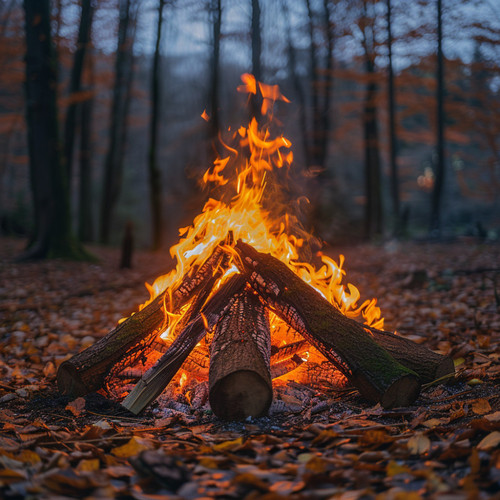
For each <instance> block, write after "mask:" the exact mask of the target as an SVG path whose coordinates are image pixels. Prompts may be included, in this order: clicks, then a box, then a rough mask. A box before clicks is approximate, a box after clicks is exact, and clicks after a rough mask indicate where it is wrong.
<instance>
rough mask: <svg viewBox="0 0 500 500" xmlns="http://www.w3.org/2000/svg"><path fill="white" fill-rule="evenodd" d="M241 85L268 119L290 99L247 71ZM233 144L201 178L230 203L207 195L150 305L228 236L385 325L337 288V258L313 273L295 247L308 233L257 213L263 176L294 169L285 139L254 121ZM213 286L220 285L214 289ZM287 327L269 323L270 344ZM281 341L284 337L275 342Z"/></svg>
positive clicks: (348, 290)
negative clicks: (260, 100) (279, 104)
mask: <svg viewBox="0 0 500 500" xmlns="http://www.w3.org/2000/svg"><path fill="white" fill-rule="evenodd" d="M242 81H243V85H241V86H240V87H238V90H239V91H241V92H247V93H251V94H256V93H257V89H259V91H260V93H261V94H262V98H263V102H264V103H265V104H263V106H262V112H263V113H264V114H267V116H268V117H270V115H271V114H272V106H273V103H274V101H275V100H277V99H281V100H282V101H284V102H289V101H288V99H286V97H284V96H283V95H282V94H281V93H280V91H279V88H278V87H277V86H269V85H264V84H260V83H259V85H257V83H256V81H255V78H254V77H253V76H252V75H248V74H245V75H243V76H242ZM233 140H235V141H239V144H237V147H233V146H232V145H228V144H225V143H223V145H224V147H225V149H226V150H227V151H228V152H229V156H227V157H225V158H219V159H217V160H215V162H214V165H213V166H212V167H210V168H208V169H207V171H206V172H205V174H204V176H203V182H204V184H205V185H207V186H208V187H211V186H214V187H219V188H220V186H226V187H225V188H224V189H225V190H226V197H227V196H228V195H231V194H232V198H230V199H229V200H226V201H223V200H217V199H215V198H209V199H208V201H207V202H206V203H205V206H204V207H203V210H202V211H201V213H200V214H199V215H197V216H196V217H195V219H194V221H193V223H192V225H190V226H188V227H184V228H182V229H180V230H179V235H180V239H179V241H178V243H177V244H175V245H174V246H173V247H172V248H171V249H170V253H171V255H172V256H173V257H175V259H176V261H177V266H176V269H175V270H174V271H172V272H171V273H169V274H167V275H164V276H160V277H158V278H157V279H156V280H155V282H154V283H153V284H152V285H148V284H147V285H146V286H147V288H148V290H149V292H150V295H151V299H150V301H151V300H153V299H154V298H155V297H156V296H157V295H159V294H160V293H161V292H163V290H165V289H168V290H169V292H170V296H171V291H172V290H174V289H175V288H176V287H177V286H178V285H179V284H180V283H181V280H182V278H183V277H184V275H185V274H186V273H187V272H189V271H190V270H191V269H192V268H193V266H199V265H201V264H203V262H204V261H205V260H206V259H207V258H208V257H209V256H210V255H211V254H212V252H213V251H214V249H215V248H216V247H217V246H218V245H220V244H224V242H227V241H228V236H229V235H230V234H231V235H232V238H231V241H232V242H236V241H238V240H240V239H241V240H243V241H245V242H246V243H248V244H250V245H252V246H253V247H254V248H255V249H256V250H258V251H260V252H266V253H270V254H271V255H273V256H274V257H276V258H278V259H280V260H281V261H282V262H284V263H285V264H286V265H287V266H288V267H289V268H290V269H292V270H293V271H294V272H295V273H296V274H297V275H298V276H299V277H300V278H302V279H303V280H304V281H305V282H307V283H309V284H310V285H311V286H312V287H314V288H315V289H316V290H317V291H318V292H319V293H321V294H322V295H323V296H324V297H325V298H326V299H327V300H328V301H330V302H331V303H332V304H334V305H335V306H336V307H337V308H338V309H339V310H340V311H341V312H342V313H344V314H345V315H347V316H349V317H362V318H363V320H364V321H365V323H366V324H368V325H371V326H374V327H378V328H381V327H383V318H381V313H380V309H379V308H378V307H377V305H376V299H372V300H366V301H364V302H363V303H361V305H359V304H358V301H359V299H360V292H359V290H358V289H357V288H356V287H355V286H354V285H352V284H350V283H348V284H346V285H343V284H342V279H343V277H344V275H345V271H344V270H343V269H342V266H343V264H344V256H343V255H340V256H339V261H338V263H337V262H335V261H334V260H332V259H331V258H329V257H327V256H326V255H322V254H321V253H320V254H318V256H319V258H320V261H321V266H320V267H319V268H318V269H316V268H315V267H314V266H313V265H311V264H310V263H308V262H302V261H301V260H300V258H299V249H300V248H301V247H302V246H303V245H304V243H305V240H304V238H305V237H306V236H304V238H302V237H301V238H299V237H297V236H295V235H293V234H289V232H288V231H287V228H289V227H290V226H291V225H292V224H293V218H291V217H290V216H289V215H285V217H284V218H283V220H275V219H273V218H272V217H271V215H270V213H269V212H268V211H266V210H265V209H264V208H263V200H265V196H266V186H267V183H268V182H271V180H270V179H269V180H268V174H269V173H270V172H272V171H273V170H274V169H275V168H281V167H283V166H284V165H288V166H290V165H291V164H292V161H293V153H292V151H291V150H290V151H289V149H290V147H291V142H290V141H289V140H288V139H286V138H285V137H283V136H277V137H272V136H271V133H270V132H269V128H268V127H259V124H258V122H257V120H256V118H252V119H251V121H250V123H249V125H248V126H247V127H240V128H239V129H238V130H237V132H235V133H234V134H233ZM273 187H274V188H276V187H279V186H273ZM275 190H276V189H275ZM232 244H233V243H232ZM225 248H226V250H232V246H231V245H227V244H226V246H225ZM233 252H234V251H233ZM234 253H236V252H234ZM233 258H234V256H233ZM234 272H237V270H236V267H235V266H233V267H232V268H231V271H229V272H226V273H225V275H224V277H223V278H222V279H227V277H228V276H229V275H230V274H232V273H234ZM219 285H220V281H219V283H218V284H217V285H216V287H217V286H219ZM170 302H171V301H170V300H166V301H165V304H164V306H165V311H166V314H167V316H168V315H169V314H170V313H168V311H169V310H170ZM178 319H179V316H178V315H175V316H173V315H171V314H170V316H169V317H168V321H167V322H168V323H169V328H168V331H167V334H169V333H170V332H171V331H172V330H173V326H172V325H173V323H174V322H175V321H178ZM172 320H175V321H172ZM287 330H288V329H287V328H285V326H284V325H283V324H282V323H281V322H280V321H279V320H277V318H273V319H272V331H273V340H276V343H278V342H284V343H287V342H286V333H285V332H286V331H287ZM275 335H278V338H277V339H274V337H275ZM280 336H281V337H283V340H280V339H281V337H280Z"/></svg>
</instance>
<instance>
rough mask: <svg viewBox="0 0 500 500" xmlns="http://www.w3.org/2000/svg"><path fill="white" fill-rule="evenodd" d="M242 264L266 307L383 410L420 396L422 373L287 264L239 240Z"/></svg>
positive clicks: (250, 282) (404, 403)
mask: <svg viewBox="0 0 500 500" xmlns="http://www.w3.org/2000/svg"><path fill="white" fill-rule="evenodd" d="M236 250H237V251H238V253H239V255H240V257H241V263H240V265H242V266H243V268H244V270H245V271H247V272H248V274H249V277H248V282H249V284H250V285H251V286H252V288H254V289H255V290H256V291H257V293H258V294H259V295H260V296H261V297H262V299H263V301H264V303H265V304H266V305H267V306H268V307H270V308H271V309H272V310H273V311H274V312H275V313H276V314H277V315H278V316H279V317H281V318H282V319H283V320H284V321H286V322H287V323H288V324H289V325H290V326H291V327H292V328H294V329H295V330H296V331H297V332H298V333H300V334H301V335H302V336H303V337H304V338H305V339H306V340H308V341H309V342H310V343H311V344H313V345H314V346H315V347H316V348H317V349H318V350H319V351H320V352H321V353H322V354H323V355H324V356H325V357H326V358H327V359H328V360H329V361H331V362H332V363H333V364H334V365H335V366H336V367H337V368H338V369H339V370H340V371H341V372H342V373H343V374H344V375H345V376H346V377H347V378H348V379H349V381H350V383H352V384H353V385H354V386H355V387H356V388H357V389H358V390H359V392H360V393H361V394H362V395H363V396H364V397H365V398H367V399H369V400H370V401H373V402H380V404H381V405H382V406H383V407H384V408H393V407H397V406H407V405H409V404H411V403H412V402H413V401H415V399H416V398H417V397H418V394H419V392H420V384H421V383H420V379H419V377H418V375H417V374H416V373H415V372H414V371H412V370H410V369H408V368H406V367H405V366H403V365H402V364H400V363H398V362H397V361H396V360H395V359H394V358H393V357H392V356H391V355H390V354H389V353H388V352H387V351H386V350H385V349H383V348H382V347H381V346H379V345H378V344H377V343H376V342H375V341H374V340H373V338H372V337H371V336H370V335H369V334H368V333H367V331H366V330H365V328H364V327H363V325H361V324H360V323H358V322H357V321H354V320H351V319H349V318H347V317H345V316H344V315H343V314H342V313H341V312H340V311H339V310H338V309H336V308H335V307H334V306H333V305H332V304H330V303H329V302H328V301H327V300H326V299H325V298H324V297H323V296H322V295H321V294H320V293H319V292H317V291H316V290H315V289H314V288H312V287H311V286H310V285H308V284H307V283H306V282H304V281H303V280H302V279H300V278H299V277H298V276H297V275H296V274H295V273H294V272H293V271H292V270H291V269H289V268H288V267H287V266H286V265H285V264H284V263H282V262H281V261H279V260H278V259H276V258H275V257H273V256H272V255H269V254H263V253H260V252H257V250H255V249H254V248H252V247H251V246H249V245H247V244H246V243H243V242H242V241H238V243H237V244H236Z"/></svg>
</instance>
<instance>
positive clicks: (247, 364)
mask: <svg viewBox="0 0 500 500" xmlns="http://www.w3.org/2000/svg"><path fill="white" fill-rule="evenodd" d="M270 354H271V336H270V328H269V319H268V314H267V311H266V309H265V308H264V306H263V305H262V303H261V302H260V300H259V299H258V297H256V296H255V294H254V292H253V291H251V290H250V291H248V290H246V291H245V292H244V293H242V294H240V296H239V297H238V298H237V299H236V301H234V303H233V305H232V307H231V309H230V310H229V311H228V313H227V314H226V315H225V317H224V318H223V319H222V320H221V321H220V322H219V324H218V325H217V327H216V329H215V332H214V338H213V340H212V344H211V347H210V369H209V374H208V384H209V401H210V406H211V408H212V410H213V412H214V413H215V414H216V415H217V416H218V417H219V418H221V419H223V420H243V419H245V418H247V417H261V416H263V415H265V414H266V413H267V411H268V410H269V407H270V406H271V402H272V399H273V388H272V383H271V375H270V371H269V359H270Z"/></svg>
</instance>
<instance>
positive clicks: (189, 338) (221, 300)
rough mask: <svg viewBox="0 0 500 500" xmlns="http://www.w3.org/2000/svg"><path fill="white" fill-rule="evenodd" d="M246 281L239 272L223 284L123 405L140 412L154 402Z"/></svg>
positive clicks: (133, 411) (134, 411) (222, 314)
mask: <svg viewBox="0 0 500 500" xmlns="http://www.w3.org/2000/svg"><path fill="white" fill-rule="evenodd" d="M245 284H246V277H245V276H244V275H241V274H237V275H235V276H233V277H231V278H230V279H229V280H228V281H227V282H226V283H225V284H224V285H222V286H221V288H220V289H219V290H218V291H217V292H215V294H214V295H213V296H212V297H211V298H210V299H209V300H208V302H207V303H206V304H205V305H204V306H203V308H201V309H200V310H199V311H198V312H197V313H196V314H195V316H194V318H193V319H192V320H191V321H190V322H189V323H188V324H187V325H186V326H185V328H184V329H183V330H182V332H181V333H180V334H179V335H178V336H177V338H176V339H175V340H174V341H173V343H172V345H171V346H170V348H169V349H168V351H167V352H166V353H165V354H164V355H163V356H162V357H161V358H160V359H159V360H158V362H157V363H156V364H155V365H154V366H153V367H152V368H151V369H150V370H148V371H147V372H146V373H145V374H144V375H143V377H142V379H141V380H140V381H139V382H138V383H137V385H136V386H135V387H134V389H133V390H132V391H131V392H130V394H129V395H128V396H127V397H126V398H125V399H124V400H123V402H122V406H124V407H125V408H127V409H128V410H129V411H131V412H132V413H135V414H136V415H138V414H139V413H140V412H141V411H142V410H143V409H144V408H145V407H146V406H147V405H148V404H150V403H151V402H152V401H154V400H155V399H156V398H157V397H158V396H159V395H160V394H161V393H162V391H163V389H164V388H165V387H166V386H167V385H168V383H169V382H170V381H171V380H172V378H173V377H174V375H175V374H176V373H177V371H178V370H179V369H180V368H181V366H182V364H183V363H184V361H185V360H186V358H187V357H188V356H189V354H190V352H191V351H192V350H193V349H194V347H195V346H196V344H197V343H198V342H200V340H202V339H203V337H204V336H205V333H206V331H207V330H209V329H213V328H214V327H215V325H216V324H217V323H218V322H219V320H220V319H221V318H222V317H223V316H224V314H225V313H226V311H227V310H228V309H230V308H231V306H232V305H233V303H234V301H235V300H236V299H237V296H238V293H239V292H240V291H241V290H242V288H243V287H244V286H245Z"/></svg>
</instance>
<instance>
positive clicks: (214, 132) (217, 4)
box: [209, 0, 222, 160]
mask: <svg viewBox="0 0 500 500" xmlns="http://www.w3.org/2000/svg"><path fill="white" fill-rule="evenodd" d="M209 11H210V12H209V14H210V19H211V27H212V49H213V50H212V64H211V70H212V73H211V78H210V89H209V99H210V107H211V116H210V132H209V140H210V141H211V145H210V148H211V149H212V150H214V151H216V150H217V149H216V142H217V137H218V135H219V128H220V118H219V111H220V110H219V107H220V104H219V64H220V32H221V22H222V6H221V0H210V5H209ZM215 155H216V153H215ZM213 156H214V155H213V154H210V155H209V158H211V159H212V160H213V159H214V158H213Z"/></svg>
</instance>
